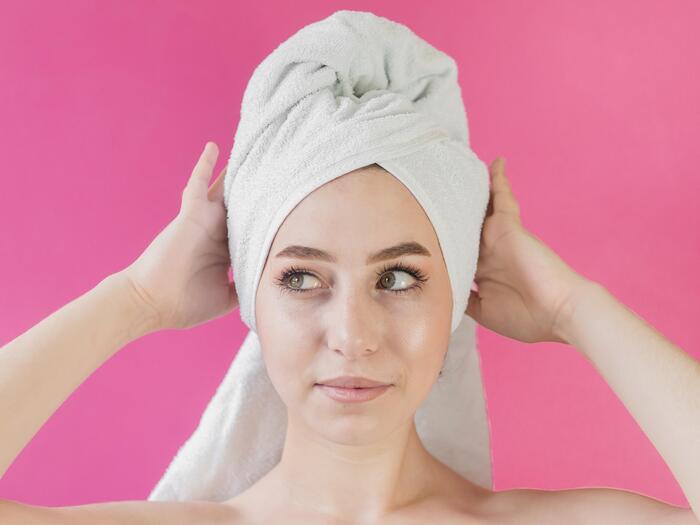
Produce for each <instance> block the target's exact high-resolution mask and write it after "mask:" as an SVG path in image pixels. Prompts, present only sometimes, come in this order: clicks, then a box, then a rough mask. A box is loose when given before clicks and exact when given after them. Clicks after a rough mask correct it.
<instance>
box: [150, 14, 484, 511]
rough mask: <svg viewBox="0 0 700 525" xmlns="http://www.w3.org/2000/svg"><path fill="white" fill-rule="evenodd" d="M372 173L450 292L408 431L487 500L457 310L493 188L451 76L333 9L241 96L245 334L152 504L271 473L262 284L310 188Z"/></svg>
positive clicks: (236, 250)
mask: <svg viewBox="0 0 700 525" xmlns="http://www.w3.org/2000/svg"><path fill="white" fill-rule="evenodd" d="M373 163H377V164H379V165H380V166H381V167H382V168H384V169H385V170H387V171H388V172H389V173H391V174H392V175H393V176H394V177H396V178H397V179H398V180H400V181H401V182H402V183H403V184H404V185H405V186H406V187H407V188H408V189H409V190H410V191H411V192H412V194H413V195H414V197H415V198H416V200H417V201H418V202H419V203H420V205H421V206H422V207H423V209H424V210H425V212H426V215H427V216H428V218H429V219H430V221H431V223H432V225H433V228H434V230H435V232H436V234H437V237H438V241H439V244H440V247H441V251H442V255H443V258H444V260H445V263H446V267H447V271H448V274H449V278H450V283H451V287H452V297H453V310H452V324H451V329H452V335H451V339H450V342H449V348H448V351H447V355H446V358H445V363H444V368H443V375H442V377H441V378H440V379H439V380H438V381H437V382H436V383H435V384H434V386H433V388H432V390H431V392H430V394H429V395H428V397H427V398H426V400H425V401H424V402H423V404H422V405H421V406H420V408H419V409H418V411H417V412H416V415H415V421H416V428H417V432H418V434H419V436H420V438H421V440H422V442H423V444H424V445H425V447H426V448H427V449H428V451H429V452H430V453H432V454H433V455H434V456H435V457H436V458H438V459H439V460H440V461H442V462H443V463H445V464H447V465H448V466H449V467H450V468H452V469H453V470H455V471H457V472H458V473H460V474H461V475H462V476H464V477H465V478H467V479H469V480H471V481H472V482H474V483H477V484H478V485H481V486H483V487H486V488H489V489H491V488H492V461H491V448H490V427H489V421H488V416H487V412H486V399H485V393H484V389H483V379H482V375H481V365H480V359H479V353H478V351H477V348H476V323H475V321H474V320H473V319H472V318H471V317H469V316H467V315H466V314H465V313H464V312H465V310H466V306H467V302H468V299H469V290H470V288H471V285H472V282H473V279H474V275H475V272H476V263H477V259H478V254H479V241H480V236H481V228H482V225H483V220H484V216H485V213H486V206H487V204H488V198H489V182H488V181H489V177H488V168H487V167H486V165H485V164H484V163H483V162H482V161H481V160H480V159H479V158H478V157H477V156H476V154H475V153H474V152H473V151H472V150H471V148H470V146H469V132H468V126H467V115H466V111H465V108H464V105H463V102H462V97H461V91H460V87H459V84H458V82H457V65H456V62H455V61H454V60H453V59H452V58H451V57H450V56H448V55H447V54H445V53H443V52H441V51H439V50H437V49H435V48H434V47H432V46H431V45H430V44H428V43H427V42H426V41H424V40H423V39H421V38H420V37H418V36H417V35H416V34H414V33H413V32H412V31H411V30H410V29H409V28H407V27H406V26H404V25H402V24H399V23H396V22H393V21H391V20H388V19H386V18H383V17H380V16H377V15H374V14H373V13H369V12H359V11H349V10H341V11H337V12H335V13H333V14H332V15H331V16H329V17H327V18H325V19H323V20H320V21H318V22H315V23H312V24H310V25H307V26H305V27H303V28H302V29H301V30H299V31H298V32H297V33H295V34H294V35H292V36H291V37H290V38H288V39H287V40H286V41H284V42H283V43H282V44H280V45H279V46H278V47H277V48H276V49H275V50H274V51H273V52H272V53H271V54H270V55H268V56H267V57H266V58H265V59H264V60H263V61H262V62H261V63H260V64H259V65H258V67H257V68H256V69H255V71H254V72H253V75H252V77H251V79H250V81H249V82H248V86H247V87H246V90H245V93H244V95H243V102H242V105H241V117H240V122H239V124H238V128H237V130H236V134H235V137H234V145H233V149H232V151H231V156H230V159H229V163H228V169H227V173H226V176H225V180H224V203H225V206H226V209H227V227H228V234H229V250H230V254H231V261H232V268H233V272H234V280H235V282H236V289H237V291H238V297H239V302H240V315H241V319H242V320H243V322H244V323H245V324H246V325H247V326H248V327H249V328H250V331H249V333H248V335H247V337H246V339H245V341H244V343H243V345H242V346H241V348H240V349H239V351H238V353H237V354H236V356H235V357H234V359H233V362H232V364H231V367H230V368H229V370H228V372H227V373H226V375H225V377H224V379H223V381H222V383H221V384H220V385H219V387H218V389H217V391H216V394H215V395H214V397H213V398H212V400H211V401H210V403H209V405H208V406H207V408H206V410H205V412H204V414H203V415H202V417H201V420H200V422H199V426H198V427H197V428H196V430H195V431H194V433H193V434H192V436H190V438H189V439H188V440H187V441H186V442H185V443H184V445H183V446H182V447H181V448H180V449H179V450H178V452H177V454H176V455H175V457H174V459H173V460H172V462H171V463H170V465H169V466H168V468H167V470H166V471H165V474H164V475H163V477H162V478H161V480H160V481H159V482H158V483H157V485H156V486H155V488H154V489H153V491H152V493H151V494H150V496H149V498H148V499H149V500H207V501H224V500H227V499H230V498H232V497H233V496H236V495H238V494H240V493H241V492H243V491H244V490H245V489H247V488H248V487H250V486H251V485H253V484H254V483H255V482H256V481H257V480H258V479H260V478H261V477H262V476H263V475H265V474H266V473H267V472H268V471H269V470H270V469H272V467H274V465H275V464H277V462H278V461H279V460H280V458H281V454H282V448H283V443H284V437H285V432H286V425H287V413H286V407H285V405H284V404H283V402H282V400H281V398H280V397H279V395H278V394H277V392H276V390H275V389H274V387H273V385H272V383H271V381H270V378H269V376H268V374H267V371H266V368H265V364H264V361H263V359H262V353H261V349H260V342H259V339H258V337H257V334H256V323H255V302H254V301H255V291H256V289H257V286H258V281H259V279H260V275H261V273H262V270H263V268H264V265H265V262H266V260H267V255H268V251H269V249H270V246H271V244H272V240H273V238H274V236H275V234H276V232H277V230H278V228H279V226H280V225H281V224H282V222H283V221H284V219H285V217H286V216H287V215H288V214H289V213H290V211H291V210H292V209H293V208H294V207H295V206H296V205H297V204H298V203H299V202H300V201H301V200H303V199H304V197H305V196H307V195H308V194H309V193H311V192H312V191H313V190H314V189H316V188H318V187H319V186H321V185H323V184H325V183H327V182H329V181H331V180H333V179H335V178H337V177H339V176H341V175H343V174H345V173H348V172H350V171H352V170H355V169H357V168H360V167H363V166H367V165H370V164H373Z"/></svg>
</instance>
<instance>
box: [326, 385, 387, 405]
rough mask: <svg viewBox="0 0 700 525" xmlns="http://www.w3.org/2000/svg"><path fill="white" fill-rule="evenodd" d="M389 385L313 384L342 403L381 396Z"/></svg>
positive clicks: (363, 400) (359, 401)
mask: <svg viewBox="0 0 700 525" xmlns="http://www.w3.org/2000/svg"><path fill="white" fill-rule="evenodd" d="M390 386H391V385H384V386H375V387H372V388H341V387H337V386H328V385H315V388H320V389H321V391H322V392H323V393H324V394H326V395H327V396H328V397H330V398H331V399H334V400H335V401H340V402H342V403H364V402H365V401H370V400H372V399H375V398H377V397H379V396H381V395H382V394H383V393H384V392H386V391H387V390H389V387H390Z"/></svg>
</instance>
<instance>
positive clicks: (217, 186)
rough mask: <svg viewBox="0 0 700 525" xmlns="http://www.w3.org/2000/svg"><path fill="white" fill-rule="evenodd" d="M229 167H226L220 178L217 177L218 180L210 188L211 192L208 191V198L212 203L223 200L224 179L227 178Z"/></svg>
mask: <svg viewBox="0 0 700 525" xmlns="http://www.w3.org/2000/svg"><path fill="white" fill-rule="evenodd" d="M227 167H228V165H226V166H224V169H222V170H221V173H219V176H218V177H216V180H215V181H214V182H213V183H212V185H211V186H210V187H209V190H208V191H207V198H208V199H209V200H210V201H220V200H222V198H223V196H224V177H225V176H226V168H227Z"/></svg>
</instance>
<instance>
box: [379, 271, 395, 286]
mask: <svg viewBox="0 0 700 525" xmlns="http://www.w3.org/2000/svg"><path fill="white" fill-rule="evenodd" d="M393 275H394V274H393V272H388V273H385V274H384V276H383V277H382V283H383V284H387V281H388V285H389V286H388V288H391V286H392V285H393V284H394V282H395V281H396V278H395V277H394V276H393ZM387 276H388V279H387Z"/></svg>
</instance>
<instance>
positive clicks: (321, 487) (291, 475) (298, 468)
mask: <svg viewBox="0 0 700 525" xmlns="http://www.w3.org/2000/svg"><path fill="white" fill-rule="evenodd" d="M345 435H346V436H348V437H347V439H346V443H338V442H337V440H336V441H331V440H329V439H327V438H325V437H324V436H322V435H320V434H319V433H318V432H317V431H315V430H313V429H310V428H309V427H308V426H307V425H306V424H305V423H304V422H303V421H302V420H300V418H298V417H297V418H293V417H290V418H288V424H287V433H286V438H285V444H284V450H283V453H282V458H281V460H280V462H279V463H278V464H277V465H276V466H275V468H274V469H273V470H272V471H271V473H270V474H271V477H272V479H274V480H275V484H276V486H277V487H278V489H277V490H276V491H275V492H276V494H279V495H281V496H282V497H283V498H284V499H285V505H291V506H292V507H295V508H299V509H300V510H301V511H303V512H309V511H312V512H315V513H320V514H323V515H330V516H332V517H335V518H340V519H345V520H347V521H350V522H352V521H355V522H357V521H365V520H367V521H372V520H374V519H377V518H379V517H381V516H384V515H386V514H389V513H390V512H393V511H395V510H397V509H399V508H401V507H404V506H407V505H410V504H412V503H417V502H418V501H420V500H422V499H425V498H427V497H429V496H430V495H432V493H433V491H434V490H435V488H436V487H437V486H438V485H439V483H438V476H439V475H440V474H439V472H440V467H439V466H440V465H441V464H440V463H439V462H438V461H437V459H436V458H434V457H433V456H432V455H431V454H430V453H429V452H428V451H427V450H426V449H425V447H424V446H423V444H422V442H421V440H420V437H419V436H418V433H417V431H416V427H415V423H414V421H413V419H411V422H410V424H407V425H405V426H402V427H397V428H396V429H395V430H394V431H392V432H391V433H390V434H387V435H384V436H382V437H380V438H378V439H377V440H375V441H372V442H371V443H362V444H358V443H351V440H352V433H351V432H348V433H346V434H345ZM358 502H362V505H361V506H360V505H358Z"/></svg>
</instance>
